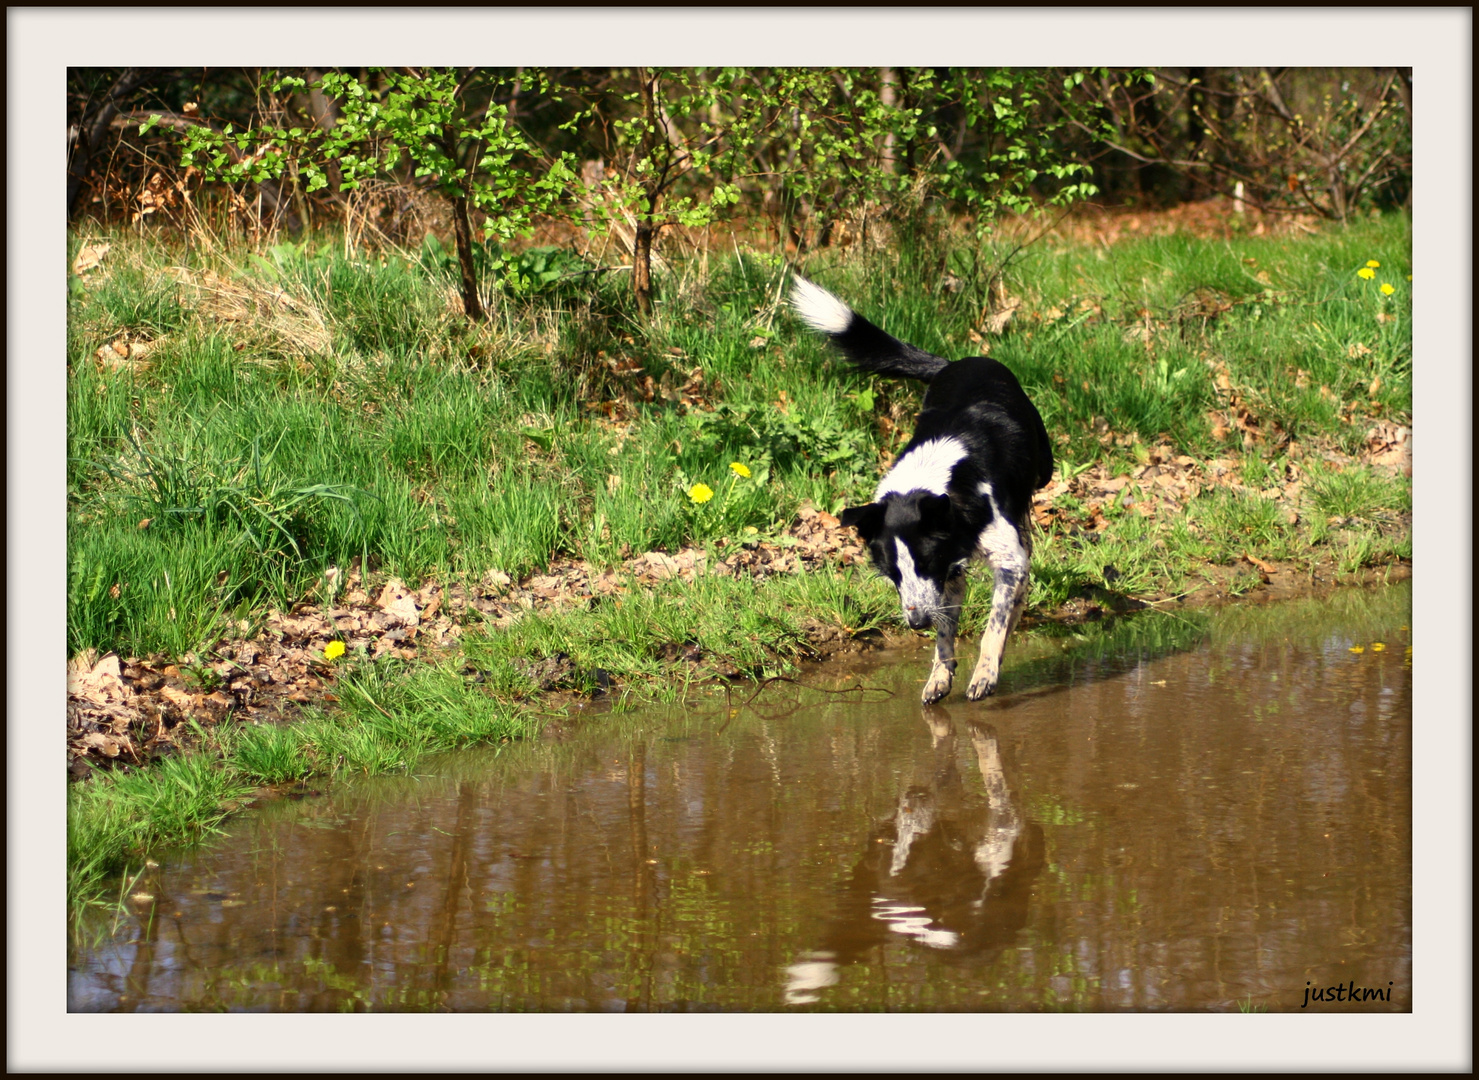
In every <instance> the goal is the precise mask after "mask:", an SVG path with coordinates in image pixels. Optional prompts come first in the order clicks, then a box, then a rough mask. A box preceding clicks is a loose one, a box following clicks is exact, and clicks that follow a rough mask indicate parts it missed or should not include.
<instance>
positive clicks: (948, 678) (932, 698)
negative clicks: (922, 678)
mask: <svg viewBox="0 0 1479 1080" xmlns="http://www.w3.org/2000/svg"><path fill="white" fill-rule="evenodd" d="M954 681H955V672H953V671H951V670H950V669H949V668H947V667H945V666H944V665H943V664H936V665H935V668H934V670H933V671H931V672H930V677H929V681H927V682H926V683H925V684H924V692H923V693H922V694H920V695H919V700H920V701H922V702H924V704H926V705H933V704H934V703H935V702H937V701H939V700H940V699H941V698H942V697H944V696H945V695H946V694H948V693H950V685H951V683H953V682H954Z"/></svg>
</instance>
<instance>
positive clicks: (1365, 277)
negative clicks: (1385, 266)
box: [1356, 266, 1376, 281]
mask: <svg viewBox="0 0 1479 1080" xmlns="http://www.w3.org/2000/svg"><path fill="white" fill-rule="evenodd" d="M1356 276H1357V277H1358V278H1360V279H1361V280H1362V281H1370V280H1371V279H1372V278H1374V277H1376V271H1375V270H1373V269H1371V267H1369V266H1363V267H1361V269H1359V270H1357V271H1356Z"/></svg>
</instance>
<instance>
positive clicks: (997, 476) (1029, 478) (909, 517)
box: [791, 277, 1053, 704]
mask: <svg viewBox="0 0 1479 1080" xmlns="http://www.w3.org/2000/svg"><path fill="white" fill-rule="evenodd" d="M791 306H792V307H793V308H794V309H795V311H796V313H797V315H799V316H800V317H801V320H802V321H803V322H805V323H806V324H807V325H808V326H810V327H812V328H813V329H815V330H820V331H821V332H822V333H824V334H826V335H827V336H828V338H830V339H831V341H832V343H833V344H834V345H836V346H837V347H838V348H839V349H841V351H842V354H843V356H845V357H846V358H847V360H848V361H849V362H850V363H852V364H854V365H855V366H857V367H860V368H863V369H865V370H867V371H876V372H878V373H879V374H881V375H899V376H903V377H904V378H909V379H919V380H921V381H922V382H925V383H927V384H928V385H929V389H927V390H926V391H925V394H924V407H923V409H921V411H920V413H919V419H918V421H917V422H916V424H915V427H914V437H913V438H912V439H910V440H909V445H908V446H906V447H904V451H903V453H901V454H900V455H899V457H898V460H897V461H896V462H894V467H893V468H892V469H890V470H889V471H888V473H887V474H886V475H885V476H884V477H883V479H882V480H881V481H880V482H879V484H878V490H877V491H875V492H874V493H873V501H872V502H870V503H867V504H865V505H863V506H853V507H849V508H847V509H846V510H844V511H843V512H842V518H841V520H842V524H844V525H847V526H851V527H855V528H856V529H857V530H858V534H859V535H860V536H861V537H862V539H863V540H864V542H866V543H867V545H868V552H869V554H870V555H871V556H872V559H873V565H874V566H875V567H876V568H877V569H878V572H879V573H881V574H883V575H884V576H885V577H887V578H888V579H889V580H890V581H892V582H893V583H894V585H895V587H896V588H897V589H898V590H899V600H900V602H901V603H902V604H903V607H904V620H905V621H906V622H907V623H908V624H909V625H910V626H911V627H912V628H914V629H915V630H921V629H923V628H924V627H926V626H930V625H933V626H934V628H935V657H934V664H933V666H932V667H931V669H930V675H929V679H928V681H927V682H925V684H924V693H923V694H922V695H921V696H922V698H923V700H924V702H925V703H926V704H929V703H931V702H935V701H939V700H940V699H941V698H943V697H944V696H945V695H946V694H948V693H950V684H951V683H952V682H953V681H954V679H955V632H956V628H957V627H958V626H959V623H960V608H961V604H962V602H963V601H964V599H965V571H966V566H967V565H968V564H969V563H970V561H971V560H972V559H973V558H982V559H985V560H986V562H987V563H989V564H990V566H991V571H992V574H993V576H994V578H995V585H994V588H993V591H992V595H991V617H990V618H989V619H988V620H987V622H986V633H985V636H984V637H982V639H981V659H980V661H979V662H978V663H977V664H976V670H975V672H974V674H972V675H971V681H970V685H969V686H968V687H967V688H966V697H968V698H969V699H970V700H971V701H979V700H980V699H981V698H984V697H987V696H988V695H990V694H992V693H993V692H995V690H996V680H997V677H998V676H999V674H1000V672H1001V657H1002V653H1003V652H1004V651H1005V649H1006V642H1007V635H1008V634H1010V633H1011V632H1012V630H1013V628H1014V627H1016V625H1017V620H1018V619H1019V618H1020V617H1021V615H1022V608H1023V606H1024V605H1025V604H1026V602H1027V579H1028V561H1029V559H1030V557H1031V554H1032V536H1031V532H1030V527H1031V519H1030V517H1029V516H1028V512H1029V510H1030V508H1031V506H1032V493H1033V492H1034V491H1036V490H1037V489H1038V488H1040V487H1043V486H1044V485H1045V484H1047V483H1048V481H1049V479H1050V478H1051V477H1052V474H1053V448H1052V445H1051V443H1050V442H1049V440H1048V432H1047V429H1046V428H1045V427H1044V426H1043V422H1042V417H1041V416H1039V415H1038V412H1037V409H1036V408H1035V407H1034V406H1033V404H1032V402H1031V401H1030V400H1028V398H1027V395H1026V394H1025V393H1024V392H1023V390H1022V386H1021V384H1020V383H1018V382H1017V379H1016V377H1015V376H1014V375H1012V373H1011V372H1010V371H1008V370H1007V369H1006V368H1005V367H1004V366H1002V365H1001V364H1000V363H998V362H997V361H995V360H992V359H990V358H988V357H984V356H973V357H969V358H967V359H964V360H956V361H954V362H953V363H952V362H951V361H949V360H946V359H945V358H943V357H940V356H934V355H932V354H930V353H927V352H924V351H923V350H921V349H916V348H915V347H914V346H913V345H907V344H905V343H904V342H902V341H899V340H898V339H897V338H894V337H892V336H890V335H889V334H886V333H884V332H883V331H882V330H880V329H879V328H878V327H876V326H874V325H873V324H872V323H870V322H869V321H868V320H867V319H865V318H863V317H862V316H861V315H859V314H858V313H857V312H855V311H853V310H852V309H851V308H849V307H848V306H847V305H846V304H844V303H843V302H842V301H841V300H839V299H837V297H835V296H833V295H832V294H831V293H829V292H827V290H825V289H823V288H821V287H819V286H817V285H813V284H812V283H811V282H809V281H807V280H805V279H804V278H800V277H798V278H796V279H795V283H794V285H793V286H792V289H791Z"/></svg>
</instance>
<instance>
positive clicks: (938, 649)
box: [919, 577, 965, 705]
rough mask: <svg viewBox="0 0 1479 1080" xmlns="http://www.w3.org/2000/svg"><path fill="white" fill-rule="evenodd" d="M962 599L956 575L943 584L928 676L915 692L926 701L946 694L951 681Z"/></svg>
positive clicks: (962, 586)
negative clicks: (942, 602)
mask: <svg viewBox="0 0 1479 1080" xmlns="http://www.w3.org/2000/svg"><path fill="white" fill-rule="evenodd" d="M964 599H965V578H964V577H959V578H956V579H954V580H952V581H950V582H948V583H947V584H946V586H945V602H944V604H943V605H942V607H941V608H940V614H939V616H938V617H936V619H935V658H934V662H933V663H932V664H931V665H930V677H929V678H928V679H927V680H925V684H924V692H923V693H922V694H920V695H919V698H920V700H921V701H923V702H924V703H925V704H926V705H933V704H934V703H935V702H937V701H939V700H940V699H941V698H942V697H944V696H945V695H946V694H948V693H950V686H951V684H952V683H953V682H954V681H955V632H956V629H957V627H959V626H960V605H961V601H963V600H964Z"/></svg>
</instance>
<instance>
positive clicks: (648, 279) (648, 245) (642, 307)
mask: <svg viewBox="0 0 1479 1080" xmlns="http://www.w3.org/2000/svg"><path fill="white" fill-rule="evenodd" d="M655 231H656V230H654V229H653V227H652V222H651V221H650V220H649V219H648V218H647V217H645V216H643V217H638V218H637V233H636V236H635V237H634V238H633V239H632V290H633V291H634V292H635V293H636V294H637V310H638V311H640V312H641V313H642V317H643V318H644V319H645V318H648V317H649V316H651V314H652V237H653V233H654V232H655Z"/></svg>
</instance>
